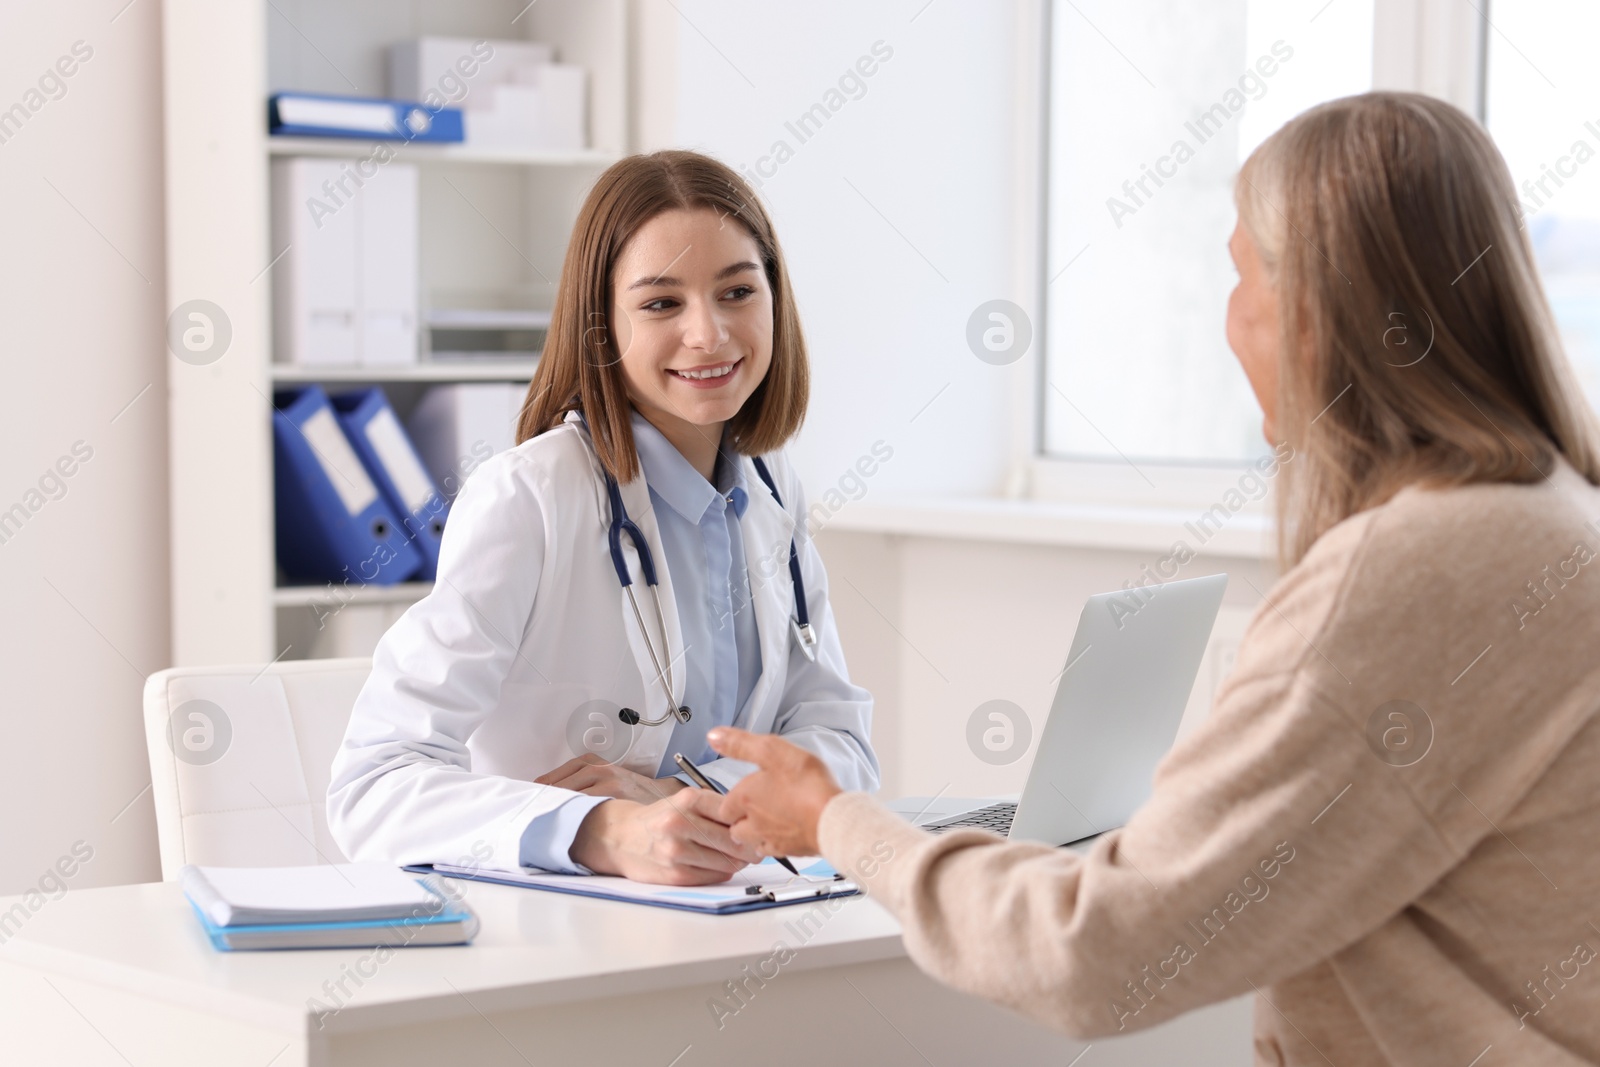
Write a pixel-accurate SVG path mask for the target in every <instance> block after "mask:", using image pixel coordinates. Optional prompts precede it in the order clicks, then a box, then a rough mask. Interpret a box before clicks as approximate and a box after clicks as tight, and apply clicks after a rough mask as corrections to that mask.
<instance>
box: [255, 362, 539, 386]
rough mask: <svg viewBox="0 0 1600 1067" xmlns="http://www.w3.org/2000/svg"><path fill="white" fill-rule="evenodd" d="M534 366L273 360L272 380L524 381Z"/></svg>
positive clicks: (382, 381) (522, 363)
mask: <svg viewBox="0 0 1600 1067" xmlns="http://www.w3.org/2000/svg"><path fill="white" fill-rule="evenodd" d="M536 366H538V360H532V359H515V360H512V359H503V360H483V361H472V362H467V361H465V360H461V361H456V360H451V361H441V362H438V363H418V364H415V365H413V366H403V367H302V366H297V365H291V364H287V363H274V364H273V365H272V380H273V381H274V382H279V383H282V384H284V385H291V384H302V383H308V382H321V383H324V384H351V385H355V384H372V383H380V384H381V383H385V382H427V383H434V382H526V381H529V380H530V379H532V378H533V368H534V367H536Z"/></svg>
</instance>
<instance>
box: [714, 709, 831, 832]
mask: <svg viewBox="0 0 1600 1067" xmlns="http://www.w3.org/2000/svg"><path fill="white" fill-rule="evenodd" d="M706 739H707V740H708V741H709V742H710V743H711V747H712V748H714V749H716V750H717V751H718V752H720V753H722V754H723V755H724V756H730V757H732V758H733V759H740V760H745V761H747V762H750V763H754V764H756V765H757V766H759V767H760V768H761V769H760V770H759V771H757V772H756V773H754V774H751V775H747V776H746V777H745V778H744V780H743V781H741V782H740V783H739V784H738V785H736V786H734V787H733V790H732V792H730V793H729V794H728V798H727V799H728V807H727V813H726V815H725V817H726V818H727V819H728V820H729V821H730V822H731V823H732V833H733V839H734V840H735V841H739V842H742V843H744V844H747V845H754V846H755V847H756V848H757V849H758V850H759V851H760V853H761V854H762V855H763V856H815V855H817V854H818V852H819V851H820V848H819V846H818V845H817V823H818V821H819V820H821V818H822V809H823V808H825V807H827V806H828V801H830V800H832V799H833V798H834V797H836V796H838V795H839V794H840V793H841V792H843V790H841V789H840V788H839V783H837V782H835V781H834V780H833V775H832V774H831V773H829V771H828V768H827V765H826V764H824V763H823V762H822V761H821V760H820V759H818V758H817V757H816V756H814V755H812V754H811V753H809V752H807V751H806V750H805V749H803V748H800V747H798V746H797V745H793V744H791V743H789V742H788V741H785V740H784V739H783V738H781V737H776V736H774V735H772V734H752V733H747V732H745V731H744V730H736V729H734V728H733V727H731V726H718V727H716V728H715V729H713V730H712V731H711V733H710V734H709V735H707V738H706Z"/></svg>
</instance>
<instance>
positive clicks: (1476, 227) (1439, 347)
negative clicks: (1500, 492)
mask: <svg viewBox="0 0 1600 1067" xmlns="http://www.w3.org/2000/svg"><path fill="white" fill-rule="evenodd" d="M1234 199H1235V201H1236V203H1237V206H1238V208H1239V218H1240V222H1241V223H1242V224H1243V226H1244V228H1245V231H1246V232H1247V233H1248V234H1249V235H1250V236H1251V237H1252V238H1253V239H1254V241H1255V244H1256V247H1257V249H1258V250H1259V252H1260V254H1261V258H1262V262H1263V265H1264V266H1265V267H1266V270H1267V275H1268V277H1269V278H1270V279H1271V280H1272V282H1273V283H1274V284H1275V285H1276V287H1277V291H1278V305H1279V315H1280V320H1281V330H1282V332H1281V336H1280V343H1279V352H1280V359H1279V374H1278V383H1279V384H1278V398H1277V413H1276V419H1275V422H1276V431H1277V433H1278V434H1279V435H1281V436H1282V437H1283V438H1284V439H1285V441H1287V443H1288V444H1289V445H1291V446H1292V447H1293V448H1294V452H1295V462H1293V463H1290V464H1288V465H1286V466H1285V467H1284V468H1283V471H1284V480H1283V482H1282V483H1281V484H1280V486H1279V492H1278V494H1277V496H1278V520H1279V522H1278V537H1279V556H1280V560H1281V562H1282V563H1283V564H1284V565H1285V566H1289V565H1292V564H1293V563H1295V562H1297V561H1298V560H1299V559H1300V558H1301V557H1302V556H1303V555H1304V554H1305V552H1306V550H1307V549H1308V548H1310V546H1311V544H1312V543H1313V542H1314V541H1315V540H1316V539H1317V538H1318V537H1320V536H1321V535H1322V534H1323V533H1324V532H1325V531H1326V530H1327V529H1328V528H1329V527H1330V526H1333V525H1334V524H1335V523H1337V522H1339V521H1341V520H1343V519H1345V518H1347V517H1349V516H1350V515H1353V514H1355V513H1356V512H1359V511H1362V510H1364V509H1366V508H1369V507H1372V506H1374V505H1377V504H1380V503H1382V502H1384V501H1385V500H1388V499H1389V498H1390V497H1391V496H1393V495H1394V494H1395V493H1396V492H1397V491H1399V490H1400V489H1401V488H1403V487H1405V486H1407V485H1412V484H1420V485H1426V486H1430V487H1448V486H1457V485H1464V484H1467V483H1472V482H1533V481H1535V480H1537V479H1539V478H1541V477H1546V476H1548V475H1550V474H1551V473H1553V470H1554V465H1555V462H1556V459H1557V457H1558V456H1562V457H1565V458H1566V460H1567V461H1568V462H1570V463H1571V464H1572V465H1573V466H1574V467H1575V468H1577V470H1578V471H1579V472H1580V473H1581V474H1582V475H1583V476H1584V477H1585V478H1587V479H1588V480H1589V481H1590V482H1591V483H1595V484H1600V450H1597V446H1596V441H1597V438H1596V431H1595V422H1594V416H1593V413H1592V412H1591V411H1590V410H1589V408H1588V406H1587V404H1586V403H1585V402H1584V400H1583V398H1582V394H1581V393H1580V392H1578V389H1577V386H1576V383H1575V381H1574V378H1573V375H1572V373H1571V369H1570V368H1569V366H1568V365H1567V361H1566V357H1565V356H1564V355H1563V353H1562V351H1561V345H1560V341H1559V340H1558V337H1557V333H1556V329H1555V325H1554V320H1553V318H1552V316H1551V314H1550V308H1549V305H1548V304H1547V302H1546V301H1545V297H1544V291H1543V289H1542V288H1541V286H1540V283H1539V276H1538V272H1537V270H1536V268H1535V266H1534V259H1533V250H1532V247H1531V246H1530V244H1529V242H1528V239H1527V235H1526V233H1525V232H1524V231H1523V229H1522V226H1521V216H1520V210H1519V208H1518V204H1517V197H1516V192H1515V190H1514V187H1513V185H1512V181H1511V175H1510V172H1509V171H1508V170H1507V168H1506V165H1505V161H1504V160H1503V159H1502V158H1501V157H1500V153H1499V152H1498V151H1497V150H1496V149H1495V147H1494V144H1493V142H1492V141H1490V139H1489V136H1488V134H1487V133H1486V132H1485V131H1484V130H1483V128H1482V127H1480V126H1479V125H1478V124H1477V123H1476V122H1474V121H1473V120H1472V119H1471V118H1469V117H1468V116H1467V115H1466V114H1464V113H1463V112H1461V111H1459V110H1458V109H1456V108H1454V107H1452V106H1451V105H1449V104H1447V103H1444V102H1442V101H1439V100H1435V99H1433V98H1431V97H1426V96H1421V95H1418V94H1415V93H1392V92H1377V93H1366V94H1363V95H1360V96H1351V97H1346V98H1344V99H1342V100H1334V101H1331V102H1329V103H1326V104H1322V105H1320V106H1318V107H1315V108H1312V109H1311V110H1309V111H1307V112H1305V113H1304V114H1302V115H1300V116H1298V117H1297V118H1295V119H1294V120H1293V121H1291V122H1289V123H1288V124H1287V125H1285V126H1284V127H1283V128H1282V129H1280V130H1278V131H1277V132H1276V133H1274V134H1273V135H1272V136H1271V137H1269V138H1268V139H1267V140H1266V141H1265V142H1264V143H1262V145H1261V146H1260V147H1259V148H1257V149H1256V150H1255V151H1254V152H1253V153H1251V155H1250V158H1249V159H1247V160H1246V161H1245V164H1244V166H1243V168H1242V169H1241V170H1240V172H1239V178H1238V181H1237V183H1236V185H1235V190H1234Z"/></svg>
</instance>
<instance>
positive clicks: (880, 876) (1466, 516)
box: [819, 466, 1600, 1067]
mask: <svg viewBox="0 0 1600 1067" xmlns="http://www.w3.org/2000/svg"><path fill="white" fill-rule="evenodd" d="M1597 516H1600V490H1596V489H1595V488H1593V487H1591V486H1589V485H1588V484H1587V483H1586V482H1584V481H1583V479H1582V478H1581V477H1579V476H1578V475H1577V474H1576V473H1575V472H1574V471H1573V470H1572V469H1571V468H1570V467H1565V466H1563V467H1561V468H1560V469H1559V470H1558V471H1557V472H1556V473H1555V474H1554V476H1553V477H1552V478H1551V479H1550V480H1549V481H1547V482H1541V483H1539V484H1537V485H1533V486H1503V485H1496V486H1473V487H1468V488H1462V489H1453V490H1446V491H1424V490H1417V489H1410V490H1406V491H1404V492H1402V493H1401V494H1399V495H1397V496H1396V497H1395V498H1394V499H1393V500H1392V501H1391V502H1390V503H1388V504H1386V505H1384V506H1382V507H1378V508H1374V509H1372V510H1370V511H1367V512H1364V513H1362V514H1360V515H1357V516H1355V517H1352V518H1350V519H1348V520H1346V521H1345V522H1343V523H1340V524H1339V525H1338V526H1336V527H1334V528H1333V529H1332V530H1330V531H1328V533H1327V534H1325V535H1324V536H1323V537H1322V538H1321V539H1320V540H1318V541H1317V543H1316V544H1315V545H1314V546H1313V547H1312V548H1311V550H1310V552H1308V553H1307V555H1306V557H1305V559H1304V560H1302V561H1301V563H1300V564H1299V565H1297V566H1296V567H1294V568H1293V569H1292V570H1291V571H1289V573H1288V574H1286V575H1285V576H1284V577H1283V579H1282V580H1281V581H1280V582H1279V584H1278V585H1277V586H1276V587H1275V588H1274V589H1273V591H1272V593H1271V594H1270V595H1269V597H1268V598H1267V600H1266V602H1264V603H1263V604H1262V606H1261V607H1260V608H1259V609H1258V610H1257V611H1256V614H1255V617H1254V618H1253V619H1252V621H1251V623H1250V626H1249V629H1248V631H1247V632H1246V635H1245V638H1244V641H1243V644H1242V645H1241V647H1240V650H1239V659H1238V664H1237V666H1236V667H1235V669H1234V671H1233V673H1232V675H1231V676H1230V677H1229V678H1228V679H1227V681H1226V682H1225V683H1224V684H1223V685H1222V687H1221V689H1220V690H1219V691H1218V694H1217V698H1216V702H1215V705H1214V708H1213V710H1212V712H1211V715H1210V717H1209V718H1208V719H1207V720H1206V722H1205V723H1204V724H1203V725H1202V726H1201V727H1200V728H1199V729H1198V730H1196V731H1195V732H1194V733H1192V734H1191V735H1189V736H1188V737H1187V738H1185V739H1184V741H1183V742H1182V743H1180V744H1179V745H1177V746H1176V747H1175V748H1174V749H1173V751H1172V752H1171V753H1170V754H1169V755H1168V756H1167V758H1166V759H1165V760H1164V761H1163V762H1162V764H1161V766H1160V768H1159V769H1158V771H1157V773H1156V778H1155V787H1154V793H1153V795H1152V796H1151V798H1150V801H1149V803H1147V804H1146V805H1145V806H1144V807H1143V808H1142V809H1141V810H1140V811H1139V812H1138V813H1137V814H1135V815H1134V817H1133V818H1132V820H1130V821H1129V823H1128V825H1127V826H1126V827H1124V828H1123V829H1121V830H1118V831H1113V832H1111V833H1107V834H1105V835H1103V836H1102V837H1100V838H1099V839H1098V840H1097V841H1095V842H1094V844H1093V846H1092V848H1091V849H1090V850H1089V851H1088V853H1087V854H1086V855H1079V854H1077V853H1074V852H1071V851H1067V850H1062V849H1055V848H1047V847H1045V846H1042V845H1036V844H1026V843H1003V842H1001V841H999V840H998V839H997V838H995V837H993V836H992V835H989V834H987V833H982V832H978V831H960V832H955V833H950V834H946V835H943V836H939V837H935V836H932V835H929V834H925V833H923V832H922V831H919V830H916V829H913V828H911V827H910V826H909V825H907V824H906V823H904V822H902V821H901V820H900V819H899V818H898V817H897V816H895V815H893V814H891V813H890V812H888V811H887V810H886V809H884V808H883V807H881V806H880V805H879V804H877V803H876V802H875V801H873V800H872V799H871V798H869V797H867V796H865V795H862V794H859V793H846V794H842V795H840V796H838V797H836V798H835V799H834V800H833V801H832V802H831V803H829V805H828V806H827V808H826V809H825V810H824V812H823V816H822V823H821V827H820V831H819V834H820V841H821V847H822V852H823V853H824V854H825V855H826V856H827V857H828V859H830V860H831V861H832V862H833V863H834V864H835V865H836V866H837V867H838V868H839V869H840V870H843V871H848V872H850V873H852V874H853V875H855V876H856V877H857V878H859V879H860V880H861V881H862V882H863V883H864V886H865V888H866V890H867V891H868V893H870V894H871V895H872V896H873V897H875V898H876V899H878V900H879V901H881V902H882V903H883V904H885V905H886V906H887V907H888V908H889V909H890V910H891V911H892V912H893V913H894V914H895V915H896V916H897V917H898V918H899V919H900V921H901V923H902V924H903V926H904V929H905V942H906V947H907V950H908V951H909V953H910V955H911V958H912V959H913V960H915V961H916V963H917V964H918V965H919V966H921V967H922V968H924V969H925V970H927V971H928V972H929V973H930V974H932V975H934V976H935V977H937V978H939V979H940V980H942V981H944V982H946V983H948V984H950V985H952V986H954V987H956V988H958V989H961V990H965V991H967V992H971V993H974V994H976V995H978V996H982V997H987V998H989V999H992V1000H995V1001H998V1002H999V1003H1001V1004H1004V1005H1007V1006H1009V1007H1010V1008H1012V1009H1014V1010H1016V1011H1018V1012H1020V1013H1022V1014H1023V1015H1026V1016H1028V1017H1030V1018H1033V1019H1037V1020H1039V1021H1041V1022H1043V1023H1046V1024H1048V1025H1050V1026H1054V1027H1057V1028H1059V1029H1061V1030H1064V1031H1067V1032H1068V1033H1071V1034H1074V1035H1078V1036H1081V1037H1091V1036H1099V1035H1109V1034H1116V1033H1118V1032H1121V1031H1126V1030H1132V1029H1136V1028H1140V1027H1146V1026H1150V1025H1152V1024H1154V1023H1157V1022H1160V1021H1162V1020H1165V1019H1170V1018H1171V1017H1173V1016H1175V1015H1178V1014H1180V1013H1181V1012H1184V1011H1188V1010H1190V1009H1192V1008H1196V1007H1199V1006H1200V1005H1203V1004H1208V1003H1211V1002H1214V1001H1218V1000H1222V999H1225V998H1228V997H1232V996H1235V995H1238V994H1240V993H1245V992H1249V991H1251V990H1254V991H1255V992H1256V994H1257V999H1256V1007H1255V1017H1256V1022H1255V1028H1256V1057H1257V1062H1258V1063H1266V1064H1278V1063H1288V1064H1318V1065H1326V1064H1328V1063H1332V1064H1336V1065H1338V1067H1356V1065H1367V1064H1383V1063H1392V1064H1406V1065H1411V1064H1443V1065H1449V1067H1467V1065H1468V1064H1474V1063H1475V1064H1477V1065H1478V1067H1490V1065H1497V1064H1519V1065H1529V1064H1579V1063H1588V1064H1595V1063H1600V958H1597V953H1600V716H1597V714H1596V711H1597V708H1600V522H1596V521H1595V519H1596V517H1597ZM1395 701H1403V702H1406V703H1399V704H1396V703H1391V702H1395ZM1418 709H1420V711H1419V710H1418ZM1396 715H1398V716H1399V717H1395V716H1396ZM1430 734H1431V741H1430V740H1429V735H1430ZM1424 748H1425V751H1424ZM1419 757H1420V758H1419ZM886 857H887V858H886ZM1491 1046H1492V1051H1491V1052H1489V1054H1488V1055H1485V1056H1483V1058H1482V1059H1481V1060H1477V1059H1475V1057H1478V1056H1480V1054H1483V1053H1484V1051H1485V1050H1486V1049H1490V1048H1491Z"/></svg>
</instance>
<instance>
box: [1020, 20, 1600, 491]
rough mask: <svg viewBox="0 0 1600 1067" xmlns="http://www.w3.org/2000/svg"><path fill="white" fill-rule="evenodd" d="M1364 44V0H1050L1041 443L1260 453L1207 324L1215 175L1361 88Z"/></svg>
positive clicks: (1063, 451)
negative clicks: (1298, 119) (1301, 116)
mask: <svg viewBox="0 0 1600 1067" xmlns="http://www.w3.org/2000/svg"><path fill="white" fill-rule="evenodd" d="M1575 2H1576V0H1575ZM1569 39H1571V40H1573V41H1574V47H1576V41H1577V40H1579V39H1582V37H1581V35H1577V34H1573V35H1571V36H1570V38H1569ZM1590 39H1592V38H1590ZM1372 42H1373V0H1331V2H1329V0H1305V2H1302V0H1212V2H1208V3H1205V4H1196V3H1193V2H1192V0H1055V2H1054V3H1053V5H1052V8H1051V42H1050V67H1051V77H1050V88H1049V126H1048V137H1049V146H1048V174H1047V180H1046V191H1045V195H1046V199H1047V206H1046V212H1047V226H1046V230H1047V234H1046V249H1045V272H1044V280H1045V283H1046V284H1045V293H1044V300H1043V308H1044V318H1045V322H1044V332H1045V352H1044V355H1045V358H1044V360H1043V361H1042V362H1043V366H1042V374H1043V380H1042V381H1041V383H1040V391H1041V401H1040V403H1041V412H1042V424H1043V425H1042V430H1043V433H1042V438H1043V439H1042V441H1041V445H1042V450H1043V452H1044V453H1045V454H1046V455H1047V456H1051V457H1057V458H1071V459H1091V460H1109V461H1111V462H1112V463H1123V462H1127V463H1128V464H1132V463H1134V462H1136V461H1139V460H1141V459H1143V460H1153V461H1155V462H1158V463H1159V462H1166V463H1172V462H1180V463H1184V462H1187V463H1208V464H1212V465H1219V464H1227V463H1236V462H1241V461H1245V460H1249V459H1251V458H1254V457H1256V456H1259V455H1263V454H1265V452H1266V451H1267V445H1266V443H1265V442H1264V441H1263V440H1262V437H1261V418H1260V412H1259V409H1258V408H1257V407H1256V404H1255V400H1254V398H1253V397H1252V395H1251V393H1250V389H1249V385H1248V384H1247V382H1246V381H1245V378H1244V375H1243V373H1242V372H1241V371H1240V370H1239V368H1238V365H1237V364H1236V362H1235V361H1234V358H1233V355H1232V353H1231V352H1230V351H1229V349H1228V346H1227V342H1226V340H1225V338H1224V335H1223V319H1224V313H1225V309H1226V304H1227V297H1228V292H1229V290H1230V289H1232V287H1233V284H1234V280H1235V276H1234V271H1233V266H1232V263H1231V261H1230V260H1229V258H1228V252H1227V247H1226V245H1227V239H1228V235H1229V234H1230V233H1231V232H1232V229H1233V224H1234V209H1233V196H1232V183H1233V178H1234V175H1235V174H1236V173H1237V172H1238V168H1239V164H1240V162H1241V161H1242V160H1243V159H1244V158H1245V157H1246V156H1247V155H1248V154H1249V152H1250V150H1251V149H1253V148H1254V147H1255V146H1256V145H1257V144H1259V143H1260V142H1261V141H1262V140H1263V139H1264V138H1265V137H1266V136H1267V135H1268V134H1269V133H1271V132H1272V131H1273V130H1274V129H1276V128H1277V127H1278V126H1280V125H1282V124H1283V122H1284V121H1286V120H1287V119H1289V118H1290V117H1292V116H1293V115H1295V114H1297V113H1298V112H1300V111H1302V110H1304V109H1305V108H1307V107H1310V106H1311V105H1313V104H1316V103H1319V102H1321V101H1323V100H1327V99H1332V98H1334V97H1338V96H1344V95H1347V94H1350V93H1356V92H1363V91H1365V90H1367V89H1368V88H1370V87H1371V84H1372ZM1591 98H1592V97H1591ZM1596 117H1597V118H1600V114H1597V116H1596ZM1595 172H1596V173H1597V174H1600V163H1597V164H1596V165H1595Z"/></svg>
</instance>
